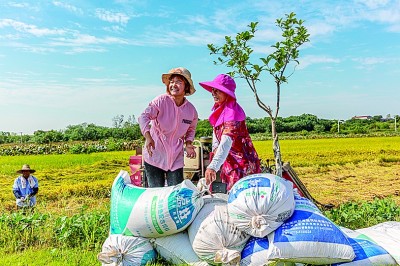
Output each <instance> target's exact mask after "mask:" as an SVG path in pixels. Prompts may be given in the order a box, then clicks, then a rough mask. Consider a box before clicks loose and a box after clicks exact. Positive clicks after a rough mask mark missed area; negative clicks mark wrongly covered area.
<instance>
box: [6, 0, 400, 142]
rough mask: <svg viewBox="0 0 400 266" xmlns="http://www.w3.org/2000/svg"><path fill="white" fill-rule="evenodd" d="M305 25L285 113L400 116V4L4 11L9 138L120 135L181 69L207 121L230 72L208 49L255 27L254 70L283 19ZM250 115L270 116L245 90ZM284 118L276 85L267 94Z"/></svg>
mask: <svg viewBox="0 0 400 266" xmlns="http://www.w3.org/2000/svg"><path fill="white" fill-rule="evenodd" d="M290 12H294V13H296V14H297V18H299V19H303V20H305V23H304V26H306V28H307V29H308V32H309V33H310V42H309V43H307V44H306V45H303V46H302V47H301V51H300V58H299V60H300V65H299V66H298V67H297V69H296V72H295V73H294V74H293V75H292V76H291V77H290V79H289V83H288V84H284V85H283V87H282V93H281V108H280V111H279V115H280V116H282V117H287V116H291V115H301V114H304V113H309V114H314V115H317V116H318V117H319V118H327V119H350V118H351V117H352V116H354V115H382V116H384V117H386V116H387V115H388V114H390V115H391V116H392V117H393V116H394V115H398V114H400V110H399V99H400V97H399V96H400V92H399V91H400V90H399V89H400V88H399V79H400V78H399V77H400V52H399V51H400V1H399V0H397V1H390V0H380V1H378V0H367V1H361V0H355V1H351V0H345V1H341V0H339V1H312V0H305V1H281V0H268V1H267V0H262V1H247V0H242V1H232V0H229V1H228V0H218V1H210V0H203V1H175V0H173V1H145V0H141V1H129V0H121V1H78V0H75V1H40V0H39V1H25V2H24V1H1V3H0V131H6V132H16V133H18V134H19V132H22V133H24V134H32V133H33V132H34V131H35V130H39V129H41V130H50V129H55V130H60V129H65V128H66V127H67V126H68V125H76V124H81V123H84V122H86V123H94V124H97V125H102V126H109V127H110V126H112V118H113V117H115V116H116V115H124V116H125V117H128V116H129V115H135V116H136V118H137V117H138V116H139V114H140V113H141V111H142V110H143V109H144V108H145V107H146V106H147V104H148V102H149V101H150V100H151V99H153V98H154V97H155V96H157V95H158V94H160V93H163V92H164V91H165V87H164V85H163V84H162V82H161V74H162V73H165V72H168V70H169V69H171V68H173V67H178V66H183V67H186V68H187V69H189V70H190V71H191V72H192V77H193V81H194V83H195V87H196V89H197V91H196V93H195V94H194V95H192V96H189V98H188V99H189V100H190V101H191V102H192V103H193V104H194V105H195V106H196V108H197V110H198V112H199V116H200V118H201V119H205V118H207V117H208V115H209V114H210V108H211V106H212V104H213V102H212V98H211V95H210V94H209V93H208V92H207V91H205V90H204V89H202V88H201V87H200V86H199V85H198V82H201V81H208V80H212V79H213V78H214V77H215V76H216V75H217V74H219V73H226V72H228V71H229V70H230V69H229V68H226V67H224V66H216V65H214V64H213V60H215V59H216V57H215V56H213V55H210V54H209V51H208V49H207V44H209V43H213V44H216V45H219V46H221V45H223V43H224V37H225V36H227V35H228V36H235V34H236V33H238V32H241V31H244V30H247V29H248V28H247V25H248V24H249V23H250V22H252V21H258V22H259V25H258V31H257V32H256V37H255V39H254V41H253V42H252V47H253V48H254V50H255V55H254V57H255V60H254V62H256V63H260V62H259V61H258V59H257V58H259V57H265V56H266V55H267V54H269V53H270V52H271V51H272V50H271V45H272V44H274V43H275V42H276V41H279V40H281V39H282V37H281V32H280V31H279V29H278V28H277V27H276V26H275V20H276V19H277V18H283V17H284V16H285V14H288V13H290ZM237 85H238V86H237V97H238V102H239V103H240V104H241V105H242V107H243V108H244V110H245V112H246V114H247V116H250V117H252V118H258V117H264V116H266V115H267V114H266V113H265V112H264V111H263V110H261V109H260V108H259V107H258V106H257V105H256V102H255V98H254V95H253V93H252V92H251V90H250V88H249V87H248V86H247V85H246V83H244V81H243V80H237ZM257 86H258V88H259V91H260V97H261V99H262V100H263V101H264V103H266V104H268V105H270V106H271V107H272V109H274V110H275V101H274V100H275V84H274V83H273V81H272V80H270V78H269V77H268V76H267V74H265V78H263V80H262V82H261V83H259V84H258V85H257Z"/></svg>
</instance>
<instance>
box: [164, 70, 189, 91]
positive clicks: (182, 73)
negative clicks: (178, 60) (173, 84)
mask: <svg viewBox="0 0 400 266" xmlns="http://www.w3.org/2000/svg"><path fill="white" fill-rule="evenodd" d="M172 75H180V76H182V77H184V78H185V79H186V80H187V82H189V85H190V89H189V92H187V93H185V95H186V96H189V95H192V94H193V93H194V92H195V91H196V89H195V88H194V86H193V81H192V74H190V72H189V70H187V69H186V68H184V67H177V68H173V69H171V70H170V71H168V73H164V74H162V76H161V80H162V82H163V83H164V84H165V85H167V86H168V85H169V78H170V77H171V76H172Z"/></svg>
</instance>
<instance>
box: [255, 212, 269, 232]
mask: <svg viewBox="0 0 400 266" xmlns="http://www.w3.org/2000/svg"><path fill="white" fill-rule="evenodd" d="M263 226H268V224H267V223H266V221H265V219H264V217H262V216H261V215H256V216H253V217H251V228H255V229H257V230H259V229H261V227H263Z"/></svg>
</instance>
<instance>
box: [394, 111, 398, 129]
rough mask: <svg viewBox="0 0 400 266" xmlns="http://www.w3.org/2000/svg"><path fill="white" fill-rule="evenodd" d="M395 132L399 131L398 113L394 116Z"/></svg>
mask: <svg viewBox="0 0 400 266" xmlns="http://www.w3.org/2000/svg"><path fill="white" fill-rule="evenodd" d="M394 132H397V115H395V116H394Z"/></svg>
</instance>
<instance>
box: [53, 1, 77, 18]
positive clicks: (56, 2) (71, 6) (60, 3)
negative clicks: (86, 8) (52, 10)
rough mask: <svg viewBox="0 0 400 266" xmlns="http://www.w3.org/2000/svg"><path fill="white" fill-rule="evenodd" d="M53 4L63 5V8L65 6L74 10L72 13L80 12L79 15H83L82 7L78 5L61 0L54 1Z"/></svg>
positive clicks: (71, 10)
mask: <svg viewBox="0 0 400 266" xmlns="http://www.w3.org/2000/svg"><path fill="white" fill-rule="evenodd" d="M53 5H55V6H58V7H61V8H64V9H66V10H68V11H70V12H72V13H75V14H78V15H82V14H83V10H82V9H80V8H78V7H75V6H73V5H70V4H66V3H63V2H59V1H53Z"/></svg>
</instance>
